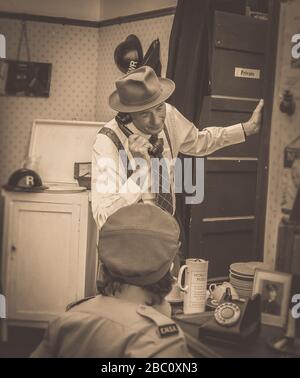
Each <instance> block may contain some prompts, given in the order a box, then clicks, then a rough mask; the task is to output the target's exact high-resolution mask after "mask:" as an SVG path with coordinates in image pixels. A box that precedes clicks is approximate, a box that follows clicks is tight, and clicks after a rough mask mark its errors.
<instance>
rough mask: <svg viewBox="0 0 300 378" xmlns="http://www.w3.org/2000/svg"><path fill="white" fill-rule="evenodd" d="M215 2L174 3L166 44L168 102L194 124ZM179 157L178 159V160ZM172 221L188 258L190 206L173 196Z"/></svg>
mask: <svg viewBox="0 0 300 378" xmlns="http://www.w3.org/2000/svg"><path fill="white" fill-rule="evenodd" d="M214 6H215V1H213V0H201V1H199V0H188V1H185V0H178V4H177V8H176V13H175V17H174V22H173V27H172V31H171V36H170V43H169V57H168V68H167V77H168V78H170V79H172V80H173V81H175V83H176V89H175V92H174V94H173V95H172V97H171V98H170V99H169V101H168V102H169V103H171V104H172V105H174V106H175V107H176V108H177V109H178V110H179V111H180V112H181V113H182V114H183V115H184V116H185V117H186V118H188V119H189V120H190V121H192V122H194V124H196V125H197V124H198V121H199V117H200V111H201V106H202V101H203V97H204V96H205V95H207V94H208V92H209V55H210V54H209V45H210V41H211V39H212V37H211V30H212V23H213V13H214ZM182 157H183V156H181V158H182ZM176 209H177V210H176V218H177V219H178V220H179V222H180V223H181V227H182V230H183V232H182V234H184V235H182V238H181V239H182V240H181V241H182V244H183V248H182V253H183V254H184V255H185V257H186V256H188V235H189V221H190V205H186V204H185V194H184V193H183V194H177V204H176Z"/></svg>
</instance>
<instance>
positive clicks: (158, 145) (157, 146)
mask: <svg viewBox="0 0 300 378" xmlns="http://www.w3.org/2000/svg"><path fill="white" fill-rule="evenodd" d="M115 119H116V121H117V123H118V126H119V127H120V129H121V130H122V131H123V133H124V134H125V135H126V136H127V138H128V137H129V136H130V135H132V134H133V132H132V131H131V130H129V128H128V127H127V126H126V125H127V124H129V123H131V122H132V118H131V115H130V114H129V113H121V112H119V113H118V114H117V115H116V117H115ZM149 142H150V143H151V144H152V145H153V147H152V148H150V149H149V150H148V152H149V155H150V156H153V157H158V156H159V155H161V154H162V153H163V150H164V140H163V139H162V138H158V139H157V140H156V141H155V142H152V138H151V137H150V139H149Z"/></svg>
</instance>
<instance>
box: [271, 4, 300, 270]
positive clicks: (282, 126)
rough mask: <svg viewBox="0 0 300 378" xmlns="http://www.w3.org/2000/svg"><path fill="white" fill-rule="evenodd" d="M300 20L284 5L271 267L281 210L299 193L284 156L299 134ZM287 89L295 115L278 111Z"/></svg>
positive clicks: (274, 127) (299, 13) (295, 9)
mask: <svg viewBox="0 0 300 378" xmlns="http://www.w3.org/2000/svg"><path fill="white" fill-rule="evenodd" d="M299 19H300V7H299V3H298V2H296V1H294V2H288V3H286V4H283V3H282V4H281V16H280V33H279V35H280V39H279V41H278V46H279V47H278V55H277V72H276V86H275V92H274V104H273V115H272V124H271V140H270V163H269V184H268V202H267V222H266V237H265V260H266V261H268V262H270V263H272V264H274V263H275V256H276V246H277V231H278V225H279V223H280V221H281V218H282V213H281V208H282V207H283V206H285V207H287V208H289V207H291V205H292V203H293V201H294V196H295V190H296V189H295V185H294V184H293V182H292V180H291V170H290V169H285V168H284V166H283V157H284V149H285V147H286V146H287V145H288V144H289V143H290V142H291V141H292V140H294V139H295V138H296V137H297V136H299V135H300V68H292V67H291V43H290V41H291V36H292V35H293V34H296V33H299V32H300V27H299ZM287 89H289V90H290V91H291V92H292V93H293V95H294V99H295V102H296V111H295V113H294V115H293V116H287V115H286V114H283V113H281V112H280V110H279V104H280V100H281V98H280V97H281V95H282V93H283V92H284V91H285V90H287Z"/></svg>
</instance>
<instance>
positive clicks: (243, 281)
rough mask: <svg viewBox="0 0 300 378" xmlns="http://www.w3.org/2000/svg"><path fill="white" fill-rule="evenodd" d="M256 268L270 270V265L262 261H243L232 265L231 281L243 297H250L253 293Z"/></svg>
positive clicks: (230, 271)
mask: <svg viewBox="0 0 300 378" xmlns="http://www.w3.org/2000/svg"><path fill="white" fill-rule="evenodd" d="M255 269H264V270H269V269H270V267H269V265H267V264H264V263H262V262H260V261H250V262H241V263H234V264H231V265H230V269H229V278H230V283H231V285H232V286H233V287H234V288H235V289H236V291H237V292H238V294H239V296H240V297H241V298H249V297H250V296H251V295H252V289H253V281H254V275H255Z"/></svg>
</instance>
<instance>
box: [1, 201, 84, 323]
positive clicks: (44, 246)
mask: <svg viewBox="0 0 300 378" xmlns="http://www.w3.org/2000/svg"><path fill="white" fill-rule="evenodd" d="M9 212H10V214H9V227H8V230H9V235H8V239H7V240H8V242H7V249H8V250H7V251H6V253H7V255H8V259H7V277H6V278H7V302H8V319H9V320H12V319H19V320H20V319H21V320H31V321H49V320H51V319H52V318H53V317H55V316H56V315H57V314H59V313H61V312H63V311H64V310H65V307H66V305H67V304H68V303H70V302H72V301H74V300H76V299H77V298H76V293H77V287H76V285H77V281H78V280H77V269H78V258H79V256H78V253H79V229H78V228H79V216H80V206H78V205H71V204H53V203H40V202H18V201H12V202H11V207H10V211H9Z"/></svg>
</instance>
